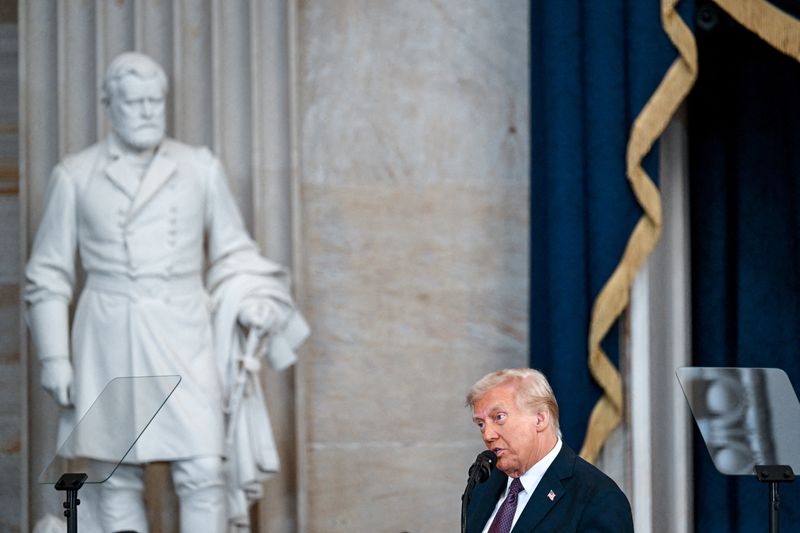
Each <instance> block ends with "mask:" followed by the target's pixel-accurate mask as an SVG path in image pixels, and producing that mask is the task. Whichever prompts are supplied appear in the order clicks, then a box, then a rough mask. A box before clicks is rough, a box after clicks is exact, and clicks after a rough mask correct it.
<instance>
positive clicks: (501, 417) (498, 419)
mask: <svg viewBox="0 0 800 533" xmlns="http://www.w3.org/2000/svg"><path fill="white" fill-rule="evenodd" d="M505 419H506V414H505V413H498V414H496V415H495V417H494V420H495V422H502V421H503V420H505Z"/></svg>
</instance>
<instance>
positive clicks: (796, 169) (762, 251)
mask: <svg viewBox="0 0 800 533" xmlns="http://www.w3.org/2000/svg"><path fill="white" fill-rule="evenodd" d="M775 4H778V3H777V2H775ZM782 4H783V5H781V6H780V7H782V8H783V9H784V10H785V11H787V12H789V13H791V14H793V15H794V16H795V17H797V16H798V15H800V13H799V12H798V11H799V10H798V7H800V6H798V4H797V3H796V2H783V3H782ZM703 8H704V9H705V10H706V17H705V19H706V21H707V22H708V24H700V25H698V28H697V30H696V32H695V35H696V38H697V44H698V50H699V62H700V71H699V76H698V79H697V82H696V84H695V88H694V91H693V93H692V95H691V96H690V99H689V124H690V128H689V150H690V156H689V157H690V162H689V166H690V168H689V176H690V201H691V228H692V234H691V239H692V320H693V324H692V328H693V341H692V350H693V364H694V365H696V366H743V367H761V366H764V367H777V368H782V369H784V370H785V371H786V372H787V373H788V374H789V378H790V380H791V381H792V383H793V385H794V386H795V388H797V387H798V386H800V65H798V62H797V61H796V60H794V59H792V58H790V57H787V56H784V55H782V54H781V53H780V52H778V51H776V50H775V49H773V48H772V47H770V46H769V45H767V44H766V43H764V42H763V41H762V40H761V39H759V38H758V37H756V36H755V35H753V34H752V33H750V32H748V31H747V30H745V29H744V28H742V27H741V26H739V25H738V24H736V23H735V22H734V21H732V20H731V19H730V18H728V16H727V15H725V14H724V13H723V12H721V11H719V10H718V9H716V8H714V7H713V6H710V5H706V6H704V7H703ZM792 10H794V12H793V13H792ZM694 473H695V479H694V481H695V523H696V531H711V532H716V531H719V532H726V533H727V532H740V533H745V532H747V533H749V532H753V531H767V530H768V529H767V516H768V508H767V486H766V485H765V484H761V483H759V482H757V481H756V480H755V479H754V478H753V477H751V476H735V477H729V476H723V475H722V474H720V473H719V472H717V470H716V469H715V468H714V466H713V464H712V462H711V458H710V456H709V453H708V451H707V449H706V447H705V445H704V443H703V442H702V440H701V439H700V436H699V432H698V431H697V430H695V466H694ZM798 485H800V484H798V483H791V484H785V485H784V486H783V487H782V488H781V496H782V498H781V499H782V502H783V505H782V508H781V526H782V531H800V486H798Z"/></svg>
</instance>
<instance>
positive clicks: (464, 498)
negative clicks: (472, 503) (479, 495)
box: [461, 469, 478, 533]
mask: <svg viewBox="0 0 800 533" xmlns="http://www.w3.org/2000/svg"><path fill="white" fill-rule="evenodd" d="M476 471H477V469H476V470H475V471H473V472H472V473H471V474H470V476H469V480H468V481H467V488H466V489H464V494H462V495H461V533H466V532H467V507H469V498H470V496H471V495H472V489H474V488H475V485H477V482H478V479H477V478H478V476H477V475H476V474H475V472H476Z"/></svg>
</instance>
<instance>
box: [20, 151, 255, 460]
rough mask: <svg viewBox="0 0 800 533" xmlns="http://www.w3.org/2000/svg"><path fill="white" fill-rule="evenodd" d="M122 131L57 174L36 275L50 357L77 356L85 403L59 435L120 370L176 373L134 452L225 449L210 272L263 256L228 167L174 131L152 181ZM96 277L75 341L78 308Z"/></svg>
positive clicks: (31, 309) (36, 310) (43, 349)
mask: <svg viewBox="0 0 800 533" xmlns="http://www.w3.org/2000/svg"><path fill="white" fill-rule="evenodd" d="M127 157H128V156H126V155H124V154H123V152H122V150H120V149H119V147H118V146H117V144H116V143H115V141H114V140H113V138H110V139H108V140H106V141H103V142H100V143H98V144H96V145H94V146H92V147H90V148H88V149H86V150H84V151H83V152H80V153H78V154H76V155H73V156H70V157H67V158H66V159H65V160H64V161H63V162H62V163H60V164H59V165H58V166H57V167H56V168H55V169H54V171H53V175H52V176H51V179H50V183H49V186H48V192H47V195H46V201H45V209H44V214H43V217H42V221H41V224H40V228H39V231H38V233H37V237H36V240H35V242H34V247H33V251H32V253H31V257H30V260H29V263H28V266H27V269H26V287H25V300H26V304H27V306H28V320H29V323H30V326H31V330H32V334H33V336H34V341H35V343H36V346H37V349H38V352H39V355H40V356H42V357H48V356H63V355H70V356H71V358H72V362H73V365H74V368H75V384H74V387H73V396H72V400H73V403H74V406H75V407H74V409H68V410H66V411H65V414H64V416H63V417H62V424H61V428H60V431H61V432H62V433H61V434H60V438H61V437H63V436H64V432H66V431H68V430H69V428H70V427H71V426H72V425H73V424H74V423H75V422H76V421H77V419H78V417H79V416H80V415H81V414H82V413H83V412H85V411H86V409H88V407H89V406H90V405H91V403H92V402H93V401H94V399H95V398H96V396H97V395H98V394H99V393H100V391H101V390H102V389H103V387H104V386H105V385H106V383H107V382H108V381H109V380H111V379H112V378H115V377H118V376H147V375H164V374H177V375H180V376H181V377H182V381H181V384H180V385H179V386H178V388H177V389H176V391H175V393H174V394H173V396H172V397H171V398H170V400H169V401H168V402H167V404H165V406H164V408H163V409H162V412H161V413H159V415H158V416H157V417H156V419H155V420H154V422H153V424H152V426H151V428H149V429H148V431H147V433H146V434H145V436H144V437H143V438H142V441H141V442H140V443H139V444H138V445H137V448H135V450H134V452H133V455H132V456H131V457H129V460H131V461H135V462H140V461H150V460H172V459H180V458H186V457H193V456H199V455H209V454H212V455H218V454H220V453H222V445H223V443H222V435H223V429H222V428H223V409H222V399H221V386H220V383H219V375H218V372H217V371H216V370H215V363H214V358H213V354H212V344H213V342H212V332H211V324H210V305H209V297H208V293H207V292H206V287H204V283H203V273H204V269H205V268H206V267H208V268H215V267H216V266H218V265H220V264H221V263H224V262H228V263H229V264H228V265H226V266H225V267H224V268H225V269H227V270H231V269H234V270H235V263H236V261H237V258H241V257H243V256H258V251H257V248H256V246H255V244H254V243H253V241H252V240H251V239H250V237H249V236H248V234H247V232H246V231H245V228H244V225H243V223H242V220H241V216H240V214H239V212H238V209H237V207H236V204H235V202H234V200H233V198H232V195H231V194H230V191H229V189H228V185H227V181H226V178H225V175H224V173H223V170H222V166H221V164H220V162H219V161H218V160H217V159H216V158H215V157H213V156H212V154H211V153H210V152H209V151H208V150H207V149H205V148H197V147H192V146H188V145H185V144H182V143H179V142H177V141H174V140H171V139H165V140H164V141H163V142H162V143H161V145H160V146H159V148H158V150H157V152H156V154H155V156H154V157H153V159H152V161H151V162H150V163H149V165H148V166H147V167H146V172H145V173H144V175H143V176H142V175H141V173H140V171H139V170H141V169H139V170H137V168H136V166H135V165H132V164H130V161H129V160H128V159H126V158H127ZM76 257H78V258H79V259H80V261H79V264H80V267H82V270H83V271H84V272H85V274H86V277H85V288H84V290H83V291H82V292H81V296H80V299H79V302H78V306H77V309H76V311H75V317H74V321H73V326H72V336H71V341H70V336H69V335H68V327H69V326H68V311H67V310H68V305H69V303H70V302H71V301H72V298H73V292H74V291H75V289H76V286H78V285H79V283H78V281H77V280H78V279H79V272H80V270H78V269H76Z"/></svg>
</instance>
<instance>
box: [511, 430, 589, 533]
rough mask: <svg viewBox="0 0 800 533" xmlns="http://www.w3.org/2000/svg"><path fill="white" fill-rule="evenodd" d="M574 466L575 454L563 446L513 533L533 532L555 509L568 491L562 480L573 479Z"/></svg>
mask: <svg viewBox="0 0 800 533" xmlns="http://www.w3.org/2000/svg"><path fill="white" fill-rule="evenodd" d="M574 464H575V452H573V451H572V449H571V448H570V447H569V446H567V445H566V444H562V446H561V451H560V452H558V455H557V456H556V458H555V460H554V461H553V463H552V464H551V465H550V468H548V469H547V471H546V472H545V473H544V476H543V477H542V480H541V481H540V482H539V485H538V486H537V487H536V490H534V491H533V494H532V495H531V498H530V500H528V503H527V505H525V509H524V510H523V511H522V514H521V515H520V517H519V520H517V523H516V525H515V526H514V528H513V529H512V530H511V533H515V532H519V531H533V529H534V528H535V527H536V526H537V525H538V524H539V522H541V521H542V520H543V519H544V517H545V516H547V514H548V513H549V512H550V511H552V510H553V509H555V507H556V506H557V505H558V502H559V501H560V500H561V498H562V497H563V496H564V494H566V492H567V490H568V488H567V487H565V486H564V483H563V482H562V480H564V479H567V478H569V477H572V469H573V466H574Z"/></svg>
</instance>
